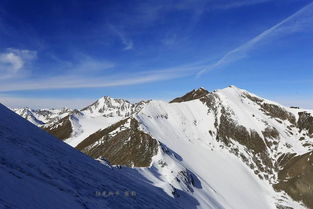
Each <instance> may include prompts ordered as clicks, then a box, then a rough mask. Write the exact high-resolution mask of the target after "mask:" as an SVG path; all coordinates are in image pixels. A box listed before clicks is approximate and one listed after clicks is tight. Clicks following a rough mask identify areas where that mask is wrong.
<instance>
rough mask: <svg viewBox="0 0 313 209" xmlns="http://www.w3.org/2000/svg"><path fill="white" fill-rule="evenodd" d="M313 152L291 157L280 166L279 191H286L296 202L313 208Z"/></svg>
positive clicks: (276, 187)
mask: <svg viewBox="0 0 313 209" xmlns="http://www.w3.org/2000/svg"><path fill="white" fill-rule="evenodd" d="M312 154H313V152H309V153H306V154H304V155H299V156H295V155H291V156H289V158H288V160H285V161H283V163H282V164H281V165H280V166H281V167H282V169H281V170H280V171H279V172H278V180H279V183H277V184H275V185H274V188H275V189H277V190H282V191H285V192H286V193H287V194H288V195H290V196H291V197H292V198H293V199H294V200H296V201H302V202H303V203H304V204H305V205H306V206H307V207H309V208H313V155H312Z"/></svg>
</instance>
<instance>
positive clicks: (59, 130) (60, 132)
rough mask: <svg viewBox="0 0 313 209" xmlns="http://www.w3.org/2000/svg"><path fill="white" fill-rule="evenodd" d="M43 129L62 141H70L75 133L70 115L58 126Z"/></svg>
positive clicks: (60, 121)
mask: <svg viewBox="0 0 313 209" xmlns="http://www.w3.org/2000/svg"><path fill="white" fill-rule="evenodd" d="M42 129H43V130H45V131H47V132H48V133H49V134H51V135H53V136H55V137H56V138H58V139H61V140H65V139H68V138H69V137H70V136H71V134H72V132H73V127H72V123H71V121H70V116H69V115H68V116H66V117H64V118H62V119H61V120H59V121H58V123H57V124H53V125H50V126H46V127H43V128H42Z"/></svg>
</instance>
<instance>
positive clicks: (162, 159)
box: [46, 86, 313, 209]
mask: <svg viewBox="0 0 313 209" xmlns="http://www.w3.org/2000/svg"><path fill="white" fill-rule="evenodd" d="M135 107H136V104H131V103H129V102H127V101H126V100H120V99H112V98H108V97H103V98H101V99H99V100H98V101H96V102H95V103H93V104H92V105H90V106H88V107H86V108H84V109H83V110H81V111H78V112H76V113H75V114H70V115H68V116H67V117H65V118H63V119H61V120H59V121H58V122H57V123H55V124H54V125H53V126H51V127H57V128H51V127H50V128H49V127H48V129H46V130H47V131H48V132H50V133H52V134H53V135H55V136H57V135H58V134H59V133H63V134H64V133H67V135H66V137H63V138H62V139H63V140H64V141H65V142H66V143H69V144H70V145H72V146H74V147H76V148H77V149H79V150H81V151H82V152H84V153H86V154H88V155H90V156H91V157H93V158H95V159H105V160H108V161H109V162H112V163H113V164H115V165H126V166H130V167H140V168H134V169H136V170H138V171H139V172H140V173H141V174H142V175H143V176H145V177H146V178H147V179H149V181H151V182H152V183H153V185H155V186H157V187H160V188H162V189H163V191H165V192H166V193H167V194H168V195H169V196H171V197H173V198H175V199H178V200H179V201H184V198H183V197H184V196H186V194H188V195H191V196H192V197H194V198H195V199H196V200H197V201H198V202H199V206H198V208H247V209H250V208H284V207H287V208H288V207H291V208H305V206H304V204H305V205H306V206H307V207H309V208H313V203H312V194H313V191H312V188H313V187H312V186H313V185H312V181H311V180H310V176H311V174H312V173H313V172H312V163H311V160H313V159H311V154H312V149H313V117H312V116H313V111H312V110H303V109H295V108H288V107H284V106H282V105H279V104H278V103H275V102H272V101H269V100H266V99H264V98H261V97H258V96H256V95H254V94H252V93H250V92H248V91H246V90H242V89H239V88H237V87H235V86H230V87H228V88H225V89H221V90H216V91H213V92H208V91H207V90H205V89H203V88H200V89H195V90H193V91H191V92H189V93H187V94H186V95H184V96H182V97H178V98H176V99H174V100H172V101H171V102H170V103H168V102H164V101H155V100H152V101H149V102H142V103H140V105H137V107H139V108H137V109H136V108H135ZM134 109H135V111H134ZM69 130H70V131H69ZM59 138H61V137H59ZM138 153H139V154H138ZM295 168H297V169H295ZM295 170H298V171H299V172H300V174H299V173H297V172H295ZM234 179H236V180H234ZM242 199H245V201H244V202H243V201H242Z"/></svg>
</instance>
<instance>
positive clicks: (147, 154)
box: [76, 118, 158, 167]
mask: <svg viewBox="0 0 313 209" xmlns="http://www.w3.org/2000/svg"><path fill="white" fill-rule="evenodd" d="M76 148H77V149H79V150H81V151H82V152H84V153H86V154H87V155H89V156H91V157H93V158H95V159H97V158H105V159H106V160H108V161H109V162H110V163H111V164H113V165H126V166H131V167H132V166H135V167H148V166H149V165H150V163H151V159H152V157H153V156H154V155H156V153H157V151H158V143H157V140H155V139H153V138H152V137H151V136H150V135H148V134H146V133H144V132H142V131H140V130H139V126H138V121H137V120H135V119H133V118H127V119H125V120H122V121H120V122H118V123H116V124H113V125H111V126H110V127H108V128H105V129H103V130H99V131H97V132H96V133H94V134H92V135H90V136H89V137H87V138H86V139H85V140H84V141H82V142H81V143H80V144H78V145H77V147H76Z"/></svg>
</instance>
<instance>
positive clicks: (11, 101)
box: [0, 95, 95, 109]
mask: <svg viewBox="0 0 313 209" xmlns="http://www.w3.org/2000/svg"><path fill="white" fill-rule="evenodd" d="M94 101H95V99H86V98H69V99H64V98H27V97H15V96H8V95H0V103H2V104H4V105H5V106H7V107H10V108H22V107H30V108H34V109H37V108H63V107H67V108H76V109H80V108H83V107H86V106H87V105H89V104H91V103H92V102H94Z"/></svg>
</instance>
